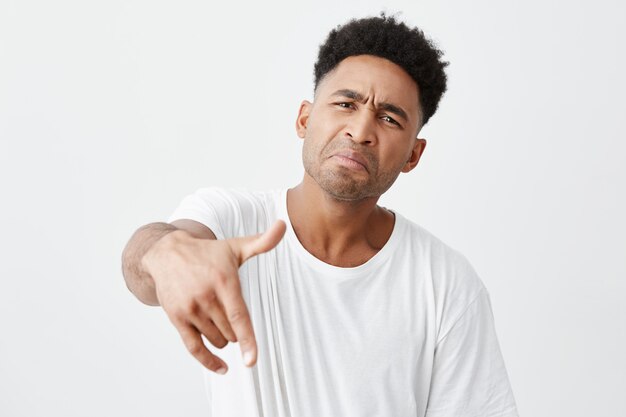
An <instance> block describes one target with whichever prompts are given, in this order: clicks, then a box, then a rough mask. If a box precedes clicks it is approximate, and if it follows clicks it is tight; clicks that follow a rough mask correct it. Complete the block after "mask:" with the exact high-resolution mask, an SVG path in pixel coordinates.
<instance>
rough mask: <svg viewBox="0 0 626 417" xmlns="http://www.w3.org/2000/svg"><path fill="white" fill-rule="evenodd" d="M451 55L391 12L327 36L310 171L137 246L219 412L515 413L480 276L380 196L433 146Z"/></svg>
mask: <svg viewBox="0 0 626 417" xmlns="http://www.w3.org/2000/svg"><path fill="white" fill-rule="evenodd" d="M441 55H442V54H441V52H440V51H439V50H437V49H436V48H435V47H433V45H432V44H431V42H429V41H428V40H427V39H426V38H425V37H424V35H423V33H422V32H421V31H420V30H418V29H410V28H408V27H407V26H406V25H405V24H404V23H400V22H398V21H396V19H394V18H392V17H387V16H385V15H382V16H381V17H375V18H367V19H361V20H353V21H351V22H349V23H348V24H346V25H344V26H342V27H338V28H337V29H335V30H333V31H331V33H330V34H329V36H328V38H327V40H326V42H325V43H324V44H323V45H322V46H321V48H320V52H319V57H318V61H317V63H316V65H315V94H314V102H313V103H311V102H309V101H303V102H302V104H301V106H300V110H299V113H298V117H297V120H296V132H297V134H298V136H299V137H300V138H302V139H303V151H302V159H303V165H304V170H305V174H304V178H303V180H302V182H301V183H300V184H299V185H298V186H296V187H294V188H292V189H289V190H279V191H272V192H255V193H251V192H246V191H238V190H223V189H219V188H206V189H201V190H199V191H198V192H197V193H195V194H194V195H191V196H189V197H187V198H186V199H185V200H184V201H183V202H182V203H181V205H180V206H179V207H178V209H177V210H176V212H175V213H174V214H173V215H172V217H171V218H170V223H169V224H166V223H153V224H149V225H147V226H144V227H142V228H140V229H139V230H138V231H137V232H136V233H135V234H134V235H133V237H132V238H131V240H130V241H129V243H128V245H127V248H126V249H125V252H124V259H123V264H124V276H125V279H126V282H127V285H128V287H129V289H130V290H131V291H132V292H133V293H134V294H135V295H136V296H137V297H138V298H139V299H140V300H141V301H143V302H144V303H146V304H150V305H159V304H160V305H161V306H162V307H163V309H164V310H165V312H166V313H167V314H168V317H169V318H170V320H171V321H172V323H173V324H174V326H176V328H177V329H178V331H179V332H180V334H181V336H182V338H183V341H184V343H185V345H186V347H187V349H188V350H189V351H190V352H191V354H192V355H193V356H194V357H195V358H196V359H197V360H198V361H200V362H201V363H202V364H203V365H204V366H205V367H206V368H207V369H208V370H210V371H213V372H208V371H207V373H206V374H207V388H208V391H207V392H208V395H209V397H210V402H211V410H212V415H213V416H240V415H241V416H244V415H245V416H294V417H300V416H372V415H380V416H420V417H421V416H428V417H440V416H441V417H443V416H450V417H452V416H454V417H460V416H468V417H469V416H472V417H475V416H489V417H504V416H516V415H517V411H516V406H515V401H514V398H513V395H512V392H511V388H510V385H509V381H508V377H507V373H506V370H505V367H504V363H503V359H502V355H501V353H500V349H499V345H498V341H497V337H496V333H495V329H494V324H493V316H492V312H491V306H490V301H489V295H488V293H487V290H486V289H485V287H484V285H483V284H482V282H481V280H480V278H479V277H478V276H477V275H476V273H475V272H474V270H473V269H472V267H471V266H470V264H469V263H468V262H467V260H466V259H465V258H464V257H463V256H462V255H461V254H459V253H458V252H457V251H455V250H453V249H451V248H450V247H448V246H446V245H445V244H444V243H442V242H441V241H440V240H438V239H437V238H436V237H434V236H433V235H432V234H430V233H429V232H427V231H426V230H424V229H423V228H421V227H420V226H418V225H416V224H414V223H412V222H410V221H409V220H407V219H405V218H404V217H403V216H401V215H400V214H399V213H397V212H394V211H391V210H388V209H386V208H383V207H380V206H378V205H377V204H376V203H377V201H378V199H379V197H380V196H381V195H382V194H383V193H384V192H385V191H386V190H387V189H388V188H389V187H390V186H391V185H392V184H393V182H394V181H395V180H396V178H397V177H398V175H399V174H400V173H401V172H404V173H408V172H409V171H411V170H413V169H414V168H415V166H416V165H417V163H418V161H419V159H420V157H421V155H422V153H423V152H424V148H425V146H426V141H425V140H424V139H422V138H418V134H419V132H420V130H421V128H422V126H423V125H424V124H425V123H426V122H427V121H428V119H429V118H430V117H431V116H432V115H433V114H434V112H435V110H436V108H437V105H438V102H439V99H440V98H441V96H442V94H443V93H444V91H445V89H446V75H445V73H444V68H445V66H446V65H447V63H445V62H442V61H441ZM203 336H204V337H205V338H206V339H207V340H208V342H209V343H210V344H212V345H213V346H215V347H216V348H220V349H221V350H220V351H219V352H218V353H219V357H218V356H217V355H216V354H215V350H213V352H212V351H211V350H212V349H208V348H207V346H206V344H205V343H204V342H203ZM229 342H231V343H230V344H229ZM232 342H237V343H238V345H239V348H237V347H236V345H235V344H233V343H232ZM239 350H240V351H241V355H242V356H243V360H242V359H240V357H239V354H240V353H239ZM244 363H245V366H244ZM218 374H222V376H220V375H218Z"/></svg>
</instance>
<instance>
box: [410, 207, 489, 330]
mask: <svg viewBox="0 0 626 417" xmlns="http://www.w3.org/2000/svg"><path fill="white" fill-rule="evenodd" d="M403 221H404V222H405V228H406V234H405V235H404V239H405V243H406V246H407V247H409V248H410V251H411V252H410V255H409V256H412V257H413V259H414V263H415V266H416V269H417V271H419V275H420V277H421V279H424V280H426V283H427V285H428V286H429V287H430V292H431V296H432V297H433V301H434V305H435V309H436V312H437V316H438V317H439V322H440V325H441V327H442V328H445V327H447V326H448V325H449V323H450V322H453V321H454V320H455V318H456V317H458V316H459V315H460V314H462V312H463V311H464V310H465V309H466V308H467V307H468V306H469V305H471V304H472V302H474V301H475V300H476V299H477V298H478V297H480V296H481V294H483V293H485V292H486V288H485V285H484V283H483V281H482V280H481V278H480V277H479V275H478V273H477V272H476V270H475V269H474V267H473V265H472V264H471V262H470V261H469V260H468V259H467V257H466V256H465V255H464V254H463V253H462V252H461V251H459V250H458V249H456V248H453V247H452V246H450V245H449V244H447V243H445V242H444V241H443V240H441V239H440V238H439V237H437V236H435V235H434V234H433V233H431V232H430V231H429V230H427V229H426V228H424V227H422V226H420V225H418V224H416V223H415V222H412V221H410V220H408V219H403Z"/></svg>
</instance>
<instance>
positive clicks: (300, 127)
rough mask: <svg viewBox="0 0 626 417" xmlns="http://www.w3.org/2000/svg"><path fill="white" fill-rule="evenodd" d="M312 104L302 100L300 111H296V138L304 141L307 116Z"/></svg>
mask: <svg viewBox="0 0 626 417" xmlns="http://www.w3.org/2000/svg"><path fill="white" fill-rule="evenodd" d="M312 106H313V104H312V103H311V102H310V101H307V100H303V101H302V103H301V104H300V110H298V118H297V119H296V133H297V134H298V137H300V138H302V139H304V137H305V136H306V125H307V123H308V121H309V114H311V107H312Z"/></svg>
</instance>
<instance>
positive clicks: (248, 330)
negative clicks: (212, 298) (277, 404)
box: [217, 277, 257, 367]
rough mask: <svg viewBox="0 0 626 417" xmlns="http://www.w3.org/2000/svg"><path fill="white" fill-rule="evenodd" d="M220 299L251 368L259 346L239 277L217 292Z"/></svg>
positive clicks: (243, 355) (246, 361)
mask: <svg viewBox="0 0 626 417" xmlns="http://www.w3.org/2000/svg"><path fill="white" fill-rule="evenodd" d="M217 293H218V297H219V298H220V300H221V302H222V305H223V306H224V312H225V313H226V319H227V320H228V322H229V323H230V327H231V328H232V329H233V332H235V335H236V336H237V341H238V342H239V347H240V348H241V355H242V357H243V362H244V363H245V364H246V366H248V367H251V366H253V365H254V364H255V363H256V357H257V346H256V338H255V336H254V330H253V328H252V321H251V320H250V314H249V313H248V307H247V306H246V303H245V301H244V299H243V297H242V295H241V286H240V284H239V277H237V279H236V280H234V279H233V280H228V281H227V284H226V285H225V286H224V287H222V288H221V289H220V290H217Z"/></svg>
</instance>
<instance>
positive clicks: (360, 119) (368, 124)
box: [346, 109, 376, 145]
mask: <svg viewBox="0 0 626 417" xmlns="http://www.w3.org/2000/svg"><path fill="white" fill-rule="evenodd" d="M375 123H376V113H375V112H373V111H371V110H369V109H361V110H360V111H357V112H354V113H353V114H352V117H350V121H349V122H348V124H347V125H346V136H348V137H349V138H350V139H352V141H353V142H356V143H360V144H362V145H374V144H375V143H376V129H375Z"/></svg>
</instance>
